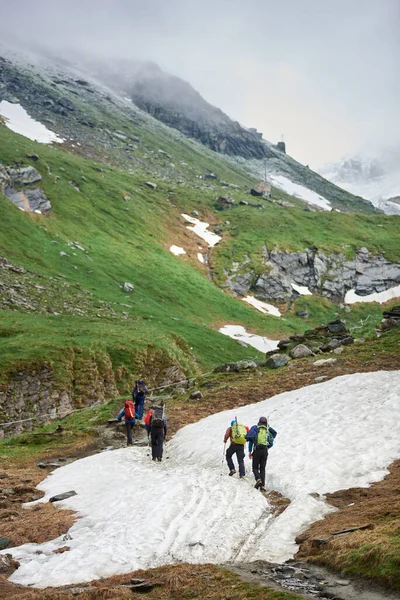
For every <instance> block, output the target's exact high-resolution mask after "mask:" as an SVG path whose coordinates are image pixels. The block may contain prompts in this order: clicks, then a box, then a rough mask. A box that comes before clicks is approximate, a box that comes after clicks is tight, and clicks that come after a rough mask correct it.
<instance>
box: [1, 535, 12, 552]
mask: <svg viewBox="0 0 400 600" xmlns="http://www.w3.org/2000/svg"><path fill="white" fill-rule="evenodd" d="M9 545H10V539H9V538H8V537H5V536H1V537H0V550H4V549H5V548H8V546H9Z"/></svg>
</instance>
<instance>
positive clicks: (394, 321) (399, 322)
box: [381, 306, 400, 331]
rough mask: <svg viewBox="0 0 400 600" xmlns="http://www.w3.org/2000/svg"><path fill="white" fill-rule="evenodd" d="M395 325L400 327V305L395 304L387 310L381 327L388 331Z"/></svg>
mask: <svg viewBox="0 0 400 600" xmlns="http://www.w3.org/2000/svg"><path fill="white" fill-rule="evenodd" d="M393 327H400V306H393V308H391V309H390V310H385V312H384V313H383V319H382V322H381V329H382V330H383V331H386V330H388V329H392V328H393Z"/></svg>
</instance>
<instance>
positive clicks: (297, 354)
mask: <svg viewBox="0 0 400 600" xmlns="http://www.w3.org/2000/svg"><path fill="white" fill-rule="evenodd" d="M289 356H290V357H291V358H304V357H306V356H313V352H312V350H310V348H308V347H307V346H306V345H305V344H298V345H297V346H295V347H294V348H292V349H291V350H290V352H289Z"/></svg>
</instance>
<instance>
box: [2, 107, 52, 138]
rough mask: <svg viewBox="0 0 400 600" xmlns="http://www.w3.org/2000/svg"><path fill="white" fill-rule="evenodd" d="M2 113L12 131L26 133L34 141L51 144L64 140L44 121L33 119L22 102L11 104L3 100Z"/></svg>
mask: <svg viewBox="0 0 400 600" xmlns="http://www.w3.org/2000/svg"><path fill="white" fill-rule="evenodd" d="M0 115H2V116H3V117H4V118H5V119H6V125H7V127H8V128H9V129H11V131H14V132H15V133H19V134H20V135H24V136H25V137H27V138H29V139H30V140H33V141H34V142H41V143H42V144H51V143H52V142H58V143H62V142H63V141H64V140H63V139H62V138H60V137H58V136H57V135H56V134H55V133H54V132H53V131H50V130H49V129H47V127H45V126H44V125H42V123H39V122H38V121H35V119H32V117H30V116H29V115H28V113H27V112H26V110H25V109H24V108H22V106H21V105H20V104H11V102H7V101H6V100H2V101H1V102H0Z"/></svg>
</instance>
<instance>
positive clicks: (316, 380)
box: [314, 363, 328, 383]
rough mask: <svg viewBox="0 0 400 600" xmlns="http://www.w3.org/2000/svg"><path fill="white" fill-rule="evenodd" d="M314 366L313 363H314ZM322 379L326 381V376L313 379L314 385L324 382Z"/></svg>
mask: <svg viewBox="0 0 400 600" xmlns="http://www.w3.org/2000/svg"><path fill="white" fill-rule="evenodd" d="M314 364H315V363H314ZM324 379H328V377H327V375H320V376H319V377H315V378H314V381H315V382H316V383H320V382H321V381H324Z"/></svg>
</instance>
